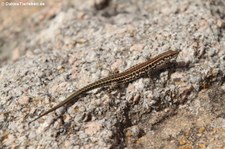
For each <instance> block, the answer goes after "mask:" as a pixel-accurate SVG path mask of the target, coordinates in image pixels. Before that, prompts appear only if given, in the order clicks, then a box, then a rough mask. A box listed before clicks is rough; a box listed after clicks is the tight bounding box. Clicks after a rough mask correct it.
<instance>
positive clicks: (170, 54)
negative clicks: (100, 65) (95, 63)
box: [30, 50, 179, 123]
mask: <svg viewBox="0 0 225 149" xmlns="http://www.w3.org/2000/svg"><path fill="white" fill-rule="evenodd" d="M178 54H179V51H172V50H168V51H166V52H164V53H161V54H159V55H158V56H156V57H154V58H152V59H150V60H148V61H145V62H143V63H140V64H137V65H134V66H132V67H130V68H129V69H127V70H125V71H124V72H121V73H117V74H113V75H111V76H108V77H105V78H103V79H99V80H97V81H96V82H93V83H91V84H89V85H87V86H85V87H83V88H81V89H80V90H78V91H75V92H73V93H72V94H71V95H70V96H68V97H67V98H66V99H65V100H64V101H62V102H60V103H59V104H58V105H56V106H54V107H53V108H51V109H49V110H48V111H46V112H44V113H43V114H41V115H39V116H38V117H37V118H35V119H34V120H32V121H30V123H31V122H33V121H36V120H37V119H39V118H41V117H43V116H45V115H47V114H48V113H50V112H52V111H54V110H56V109H58V108H60V107H62V106H63V105H65V104H68V103H70V102H72V101H75V100H77V98H78V97H79V96H81V95H83V94H84V93H86V92H88V91H90V90H93V89H95V88H99V87H104V86H109V85H111V84H113V83H115V84H125V83H129V82H131V81H134V80H136V79H138V78H141V77H143V76H145V75H146V74H148V73H149V72H151V71H153V70H155V69H158V68H160V67H161V66H163V65H164V64H167V63H168V62H169V61H170V60H172V59H175V58H176V57H177V56H178Z"/></svg>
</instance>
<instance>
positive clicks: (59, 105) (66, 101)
mask: <svg viewBox="0 0 225 149" xmlns="http://www.w3.org/2000/svg"><path fill="white" fill-rule="evenodd" d="M93 87H94V86H93V84H90V85H88V86H85V87H83V88H81V89H80V90H78V91H77V92H74V93H72V94H71V95H70V96H69V97H67V98H66V99H65V100H64V101H62V102H60V103H59V104H58V105H56V106H55V107H53V108H51V109H50V110H48V111H46V112H44V113H43V114H41V115H39V116H38V117H37V118H35V119H34V120H32V121H30V122H29V124H30V123H32V122H34V121H36V120H38V119H39V118H41V117H43V116H45V115H47V114H48V113H50V112H52V111H54V110H56V109H58V108H60V107H62V106H63V105H65V104H68V103H70V102H72V101H74V100H75V99H77V98H78V96H80V95H82V94H83V93H85V92H87V91H89V90H91V89H92V88H93Z"/></svg>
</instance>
